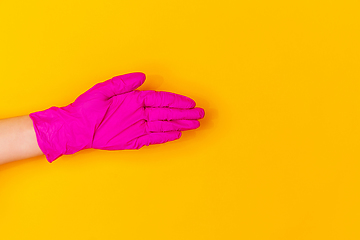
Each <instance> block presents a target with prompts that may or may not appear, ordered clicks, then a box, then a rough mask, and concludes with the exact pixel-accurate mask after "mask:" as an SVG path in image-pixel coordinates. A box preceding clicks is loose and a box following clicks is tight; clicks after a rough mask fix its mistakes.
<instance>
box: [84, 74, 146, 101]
mask: <svg viewBox="0 0 360 240" xmlns="http://www.w3.org/2000/svg"><path fill="white" fill-rule="evenodd" d="M145 78H146V76H145V74H144V73H142V72H133V73H128V74H124V75H119V76H116V77H113V78H111V79H109V80H107V81H105V82H100V83H98V84H96V85H94V86H93V87H92V88H90V89H89V90H88V91H86V92H85V93H83V94H82V95H81V96H80V97H79V98H78V99H77V100H79V99H80V98H81V99H82V98H84V99H88V98H90V99H93V98H97V99H99V98H100V99H103V100H107V99H109V98H111V97H113V96H115V95H119V94H123V93H127V92H131V91H133V90H135V89H136V88H138V87H140V86H141V85H142V84H143V83H144V81H145Z"/></svg>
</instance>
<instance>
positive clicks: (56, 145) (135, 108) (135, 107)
mask: <svg viewBox="0 0 360 240" xmlns="http://www.w3.org/2000/svg"><path fill="white" fill-rule="evenodd" d="M144 81H145V74H143V73H140V72H135V73H129V74H125V75H121V76H116V77H114V78H112V79H110V80H107V81H105V82H101V83H98V84H96V85H94V86H93V87H92V88H91V89H89V90H88V91H86V92H85V93H83V94H82V95H80V96H79V97H78V98H77V99H76V100H75V102H73V103H71V104H70V105H68V106H65V107H51V108H49V109H47V110H44V111H39V112H34V113H31V114H30V118H31V119H32V121H33V124H34V129H35V132H36V137H37V141H38V144H39V147H40V149H41V150H42V152H43V153H44V154H45V156H46V159H47V160H48V161H49V162H50V163H51V162H53V161H54V160H56V159H57V158H59V157H60V156H62V155H67V154H73V153H76V152H78V151H80V150H83V149H88V148H94V149H103V150H121V149H139V148H141V147H143V146H145V145H146V146H148V145H150V144H158V143H164V142H167V141H172V140H175V139H178V138H180V136H181V131H183V130H189V129H195V128H197V127H199V125H200V123H199V121H198V120H197V119H200V118H203V117H204V110H203V109H202V108H195V105H196V103H195V102H194V100H192V99H190V98H188V97H185V96H181V95H178V94H174V93H170V92H157V91H139V90H134V89H136V88H137V87H139V86H140V85H141V84H143V82H144Z"/></svg>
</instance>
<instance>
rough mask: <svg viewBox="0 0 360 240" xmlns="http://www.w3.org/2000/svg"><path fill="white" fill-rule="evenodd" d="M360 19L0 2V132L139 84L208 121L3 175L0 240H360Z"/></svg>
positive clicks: (340, 4)
mask: <svg viewBox="0 0 360 240" xmlns="http://www.w3.org/2000/svg"><path fill="white" fill-rule="evenodd" d="M359 10H360V3H359V1H350V0H345V1H335V2H329V1H295V2H294V1H282V0H275V1H262V0H260V1H228V0H225V1H187V0H185V1H178V2H174V1H163V0H155V1H142V0H139V1H109V0H105V1H76V0H75V1H68V0H65V1H41V0H33V1H9V0H3V1H0V48H1V51H0V54H1V55H0V56H1V57H0V73H1V86H0V96H1V101H0V110H1V111H0V118H6V117H13V116H18V115H24V114H29V113H31V112H35V111H40V110H44V109H47V108H49V107H51V106H65V105H68V104H69V103H71V102H72V101H74V100H75V98H76V97H77V96H79V95H80V94H81V93H83V92H84V91H86V90H87V89H89V88H90V87H91V86H93V85H94V84H96V83H97V82H100V81H105V80H107V79H109V78H111V77H113V76H116V75H120V74H125V73H129V72H135V71H141V72H144V73H145V74H146V75H147V80H146V82H145V84H144V85H143V86H141V87H140V89H141V90H150V89H152V90H162V91H169V92H175V93H179V94H182V95H186V96H189V97H191V98H193V99H194V100H195V101H196V102H197V106H199V107H203V108H204V109H205V112H206V115H205V118H204V119H202V120H201V127H200V128H199V129H197V130H195V131H188V132H184V134H183V136H182V137H181V139H179V140H176V141H174V142H169V143H166V144H161V145H154V146H149V147H146V148H143V149H140V150H138V151H136V150H126V151H100V150H93V149H89V150H85V151H81V152H78V153H76V154H74V155H70V156H63V157H61V158H60V159H58V160H56V161H55V162H53V163H51V164H49V163H48V162H47V161H46V159H45V158H44V157H38V158H33V159H27V160H22V161H19V162H14V163H9V164H5V165H2V166H0V226H1V227H0V239H4V240H13V239H37V240H40V239H52V240H58V239H59V240H60V239H61V240H63V239H68V240H70V239H87V240H90V239H91V240H95V239H157V240H159V239H171V240H176V239H182V240H183V239H196V240H199V239H206V240H208V239H246V240H250V239H261V240H263V239H277V240H279V239H284V240H285V239H286V240H288V239H306V240H309V239H316V240H319V239H326V240H331V239H346V240H350V239H354V240H355V239H360V231H359V228H358V225H359V224H358V222H359V214H360V211H359V207H358V205H359V200H360V197H359V186H360V177H359V170H360V168H359V167H360V164H359V157H360V154H359V151H358V149H359V143H360V140H359V139H360V138H359V136H360V135H359V129H360V128H359V120H360V110H359V109H360V108H359V103H360V97H359V90H360V89H359V87H360V86H359V77H360V71H359V69H360V68H359V63H360V58H359V56H360V47H359V42H360V41H359V40H360V34H359V33H360V31H359V30H360V19H359ZM0 134H1V133H0Z"/></svg>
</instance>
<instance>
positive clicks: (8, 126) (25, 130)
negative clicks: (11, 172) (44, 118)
mask: <svg viewBox="0 0 360 240" xmlns="http://www.w3.org/2000/svg"><path fill="white" fill-rule="evenodd" d="M42 154H43V153H42V151H41V150H40V148H39V146H38V143H37V140H36V134H35V131H34V126H33V122H32V120H31V118H30V117H29V116H28V115H25V116H19V117H13V118H7V119H0V164H3V163H7V162H12V161H16V160H21V159H26V158H31V157H36V156H39V155H42Z"/></svg>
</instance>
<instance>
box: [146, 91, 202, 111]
mask: <svg viewBox="0 0 360 240" xmlns="http://www.w3.org/2000/svg"><path fill="white" fill-rule="evenodd" d="M142 94H143V101H144V105H145V107H171V108H183V109H190V108H194V107H195V106H196V103H195V101H194V100H193V99H191V98H189V97H186V96H183V95H180V94H176V93H171V92H163V91H152V90H150V91H143V93H142Z"/></svg>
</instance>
